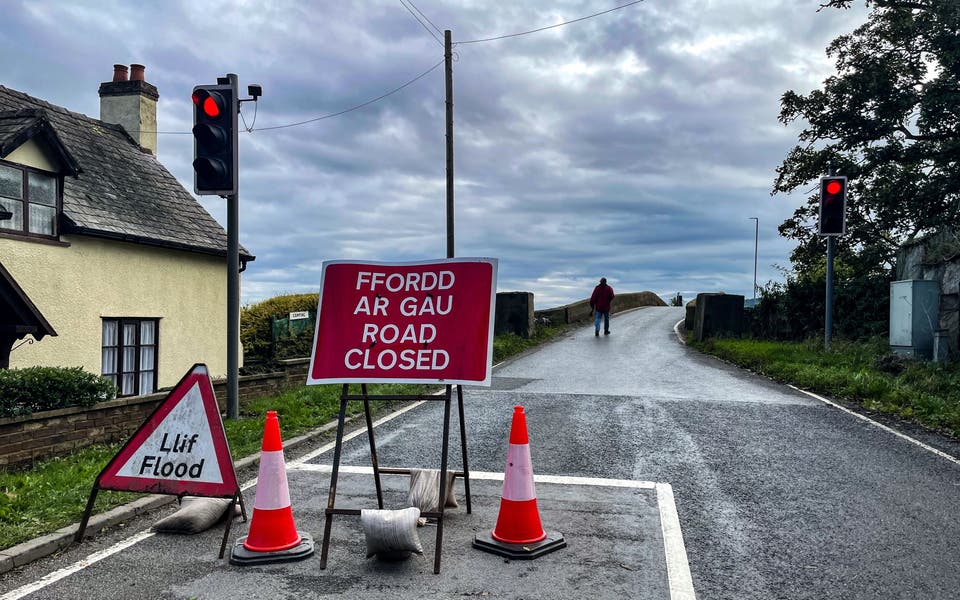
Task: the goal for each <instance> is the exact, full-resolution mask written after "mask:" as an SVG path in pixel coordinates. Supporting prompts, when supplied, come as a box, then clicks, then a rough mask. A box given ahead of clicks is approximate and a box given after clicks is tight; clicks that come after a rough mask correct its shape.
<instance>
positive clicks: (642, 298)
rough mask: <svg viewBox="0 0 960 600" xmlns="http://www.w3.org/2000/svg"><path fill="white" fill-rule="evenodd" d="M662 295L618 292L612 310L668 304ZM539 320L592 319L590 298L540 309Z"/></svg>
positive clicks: (577, 320)
mask: <svg viewBox="0 0 960 600" xmlns="http://www.w3.org/2000/svg"><path fill="white" fill-rule="evenodd" d="M666 305H667V303H666V302H664V301H663V299H662V298H660V296H657V295H656V294H654V293H653V292H629V293H625V294H617V296H616V297H615V298H614V299H613V303H612V304H611V305H610V312H611V314H613V313H618V312H623V311H625V310H630V309H631V308H637V307H639V306H666ZM534 314H535V315H536V319H537V321H538V322H540V321H548V322H550V323H552V324H554V325H557V324H561V323H580V322H584V321H589V320H590V300H589V299H587V300H578V301H577V302H572V303H570V304H567V305H565V306H558V307H557V308H548V309H545V310H538V311H536V312H535V313H534Z"/></svg>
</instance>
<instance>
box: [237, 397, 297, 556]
mask: <svg viewBox="0 0 960 600" xmlns="http://www.w3.org/2000/svg"><path fill="white" fill-rule="evenodd" d="M312 554H313V539H312V538H311V537H310V534H307V533H300V532H298V531H297V526H296V525H295V524H294V522H293V509H292V508H291V506H290V490H289V488H288V487H287V467H286V463H285V462H284V459H283V441H282V440H281V439H280V421H279V420H278V419H277V411H275V410H271V411H267V422H266V423H265V424H264V427H263V444H262V445H261V447H260V474H259V476H258V478H257V495H256V497H255V498H254V501H253V518H252V519H251V520H250V533H248V534H247V537H245V538H241V539H240V540H238V541H237V544H236V546H234V548H233V552H232V553H231V554H230V564H234V565H254V564H264V563H272V562H282V561H289V560H300V559H302V558H307V557H308V556H311V555H312Z"/></svg>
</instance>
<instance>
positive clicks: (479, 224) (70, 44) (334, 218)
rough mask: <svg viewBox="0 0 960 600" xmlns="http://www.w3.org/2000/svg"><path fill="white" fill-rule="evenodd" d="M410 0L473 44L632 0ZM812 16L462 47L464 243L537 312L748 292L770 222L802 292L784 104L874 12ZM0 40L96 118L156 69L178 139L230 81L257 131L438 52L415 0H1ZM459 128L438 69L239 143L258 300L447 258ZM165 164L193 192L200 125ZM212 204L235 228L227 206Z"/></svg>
mask: <svg viewBox="0 0 960 600" xmlns="http://www.w3.org/2000/svg"><path fill="white" fill-rule="evenodd" d="M415 3H416V6H417V7H418V8H419V9H420V10H422V11H423V13H424V14H425V15H426V16H427V17H429V19H430V21H432V23H433V24H435V25H436V26H437V27H438V28H439V29H441V30H442V29H450V30H452V32H453V40H454V42H457V41H468V40H475V39H480V38H488V37H494V36H499V35H505V34H511V33H516V32H521V31H526V30H531V29H536V28H539V27H544V26H548V25H552V24H555V23H559V22H563V21H567V20H571V19H576V18H579V17H583V16H586V15H589V14H592V13H595V12H599V11H602V10H606V9H609V8H612V7H615V6H617V5H620V4H624V3H625V0H614V1H609V0H594V1H587V0H571V1H566V0H556V1H550V2H546V1H537V2H533V1H531V2H522V3H518V2H494V1H492V0H485V1H467V2H455V1H452V0H450V1H444V0H415ZM817 7H818V2H817V0H811V1H807V0H762V1H760V0H712V1H711V0H647V1H646V2H643V3H640V4H636V5H634V6H630V7H627V8H624V9H622V10H618V11H614V12H611V13H608V14H605V15H601V16H598V17H595V18H592V19H588V20H585V21H581V22H577V23H573V24H570V25H567V26H564V27H560V28H555V29H549V30H547V31H542V32H539V33H533V34H530V35H525V36H519V37H514V38H509V39H503V40H499V41H492V42H485V43H474V44H462V45H460V46H458V47H456V48H455V51H456V53H457V58H458V60H457V61H456V62H455V63H454V67H453V70H454V95H455V105H456V106H455V115H454V119H455V130H454V139H455V158H456V166H455V174H456V185H455V190H456V193H455V201H456V208H455V215H456V253H457V255H458V256H490V257H496V258H499V259H500V271H499V285H498V287H499V290H500V291H514V290H523V291H530V292H533V293H534V294H535V297H536V299H535V302H536V305H537V307H538V308H546V307H550V306H557V305H560V304H564V303H566V302H570V301H573V300H577V299H581V298H584V297H586V296H588V295H589V293H590V291H591V289H592V287H593V285H595V284H596V280H597V279H598V278H599V277H601V276H606V277H607V279H608V280H609V281H610V283H611V284H612V285H613V286H614V288H615V289H616V290H617V291H618V292H627V291H641V290H650V291H653V292H655V293H657V294H659V295H661V296H662V297H664V298H669V297H670V296H673V295H674V294H675V293H677V292H681V293H683V294H684V296H685V299H686V297H689V296H691V295H693V294H695V293H696V292H704V291H719V290H724V291H726V292H728V293H739V294H744V295H746V296H747V297H750V296H751V295H752V292H751V289H752V285H753V258H754V222H753V221H752V220H750V219H749V217H754V216H755V217H759V220H760V221H759V222H760V231H759V260H758V275H757V277H758V281H759V282H760V283H761V284H762V283H764V282H766V281H768V280H777V281H780V280H782V279H783V276H782V274H781V273H780V272H779V271H778V270H777V269H776V268H775V265H780V266H789V260H788V255H789V252H790V249H791V248H792V243H791V242H790V241H788V240H784V239H781V238H779V236H778V235H777V226H778V225H779V224H780V223H781V222H782V221H783V220H784V219H785V218H786V217H788V216H789V215H790V214H791V213H792V212H793V210H794V208H796V206H798V205H800V204H801V203H802V202H803V196H804V194H794V195H793V196H784V195H777V196H772V197H771V196H770V194H769V192H770V190H771V188H772V183H773V179H774V175H775V173H774V169H775V168H776V166H777V165H778V164H779V163H780V161H781V160H782V159H783V157H784V156H785V155H786V153H787V152H788V151H789V150H790V148H791V147H792V146H793V145H794V144H795V143H796V135H797V131H798V128H797V127H796V126H793V127H784V126H782V125H781V124H780V123H779V122H778V121H777V115H778V112H779V99H780V96H781V95H782V94H783V92H784V91H786V90H788V89H793V90H796V91H798V92H804V93H805V92H808V91H810V90H811V89H813V88H815V87H818V86H819V84H820V83H821V82H822V81H823V79H824V78H825V77H827V76H829V75H830V74H831V73H832V72H833V65H832V63H831V62H830V61H829V60H828V59H827V57H826V55H825V52H824V49H825V48H826V46H827V44H828V43H829V42H830V41H831V40H832V39H833V38H835V37H836V36H837V35H839V34H842V33H846V32H849V31H852V30H853V29H854V28H855V27H856V26H858V25H859V24H861V23H863V22H864V21H865V20H866V15H867V12H866V9H865V8H864V7H863V6H862V5H859V6H857V7H856V8H854V9H851V10H848V11H837V10H825V11H821V12H819V13H818V12H817ZM427 28H429V29H430V30H433V27H432V26H431V25H430V24H427ZM433 33H434V34H436V31H434V32H433ZM437 35H438V37H440V39H442V36H441V35H439V34H437ZM0 51H2V54H3V56H4V59H3V62H2V66H0V84H3V85H5V86H7V87H11V88H13V89H17V90H20V91H23V92H26V93H28V94H31V95H33V96H36V97H39V98H42V99H45V100H47V101H49V102H52V103H54V104H57V105H60V106H64V107H66V108H68V109H70V110H74V111H77V112H81V113H85V114H88V115H91V116H94V117H98V116H99V97H98V96H97V87H98V86H99V84H100V83H101V82H103V81H109V80H110V79H111V77H112V73H113V64H114V63H121V64H130V63H140V64H143V65H145V66H146V80H147V81H148V82H150V83H152V84H154V85H156V86H157V88H158V89H159V92H160V102H159V105H158V122H159V125H158V128H159V129H160V130H161V131H164V132H188V131H189V130H190V128H191V126H192V112H191V103H190V99H189V98H190V92H191V90H192V88H193V86H194V85H197V84H200V83H214V82H215V80H216V77H217V76H220V75H223V74H225V73H228V72H230V73H236V74H238V75H239V78H240V85H241V90H244V91H245V90H246V86H247V84H250V83H260V84H262V86H263V97H262V98H261V99H260V102H259V106H258V109H257V116H256V125H255V127H257V128H259V127H270V126H276V125H284V124H289V123H295V122H299V121H304V120H307V119H311V118H315V117H318V116H322V115H325V114H329V113H333V112H337V111H341V110H344V109H347V108H350V107H352V106H356V105H358V104H361V103H363V102H366V101H368V100H371V99H373V98H376V97H378V96H380V95H382V94H384V93H386V92H389V91H390V90H393V89H395V88H397V87H399V86H401V85H403V84H404V83H406V82H407V81H409V80H411V79H413V78H414V77H416V76H418V75H420V74H421V73H423V72H424V71H427V70H428V69H430V67H432V66H434V65H435V64H437V63H438V62H440V61H442V60H443V48H442V45H441V44H440V43H438V41H437V40H436V39H434V38H433V37H431V35H430V34H429V33H428V32H427V30H426V29H425V28H424V27H422V26H421V25H420V24H419V23H417V21H415V20H414V18H413V17H412V16H411V15H410V13H409V12H408V11H407V10H406V9H405V8H404V6H403V5H402V4H401V2H400V0H386V1H382V2H381V1H358V2H340V1H332V0H331V1H326V2H289V3H284V2H257V1H246V2H236V1H234V2H216V1H205V2H195V1H192V0H188V1H182V2H174V1H164V2H160V1H156V2H139V1H137V2H133V1H128V2H121V1H117V2H108V1H105V0H97V1H95V2H76V1H70V2H67V1H62V2H48V1H43V0H25V1H23V2H11V1H10V0H6V1H4V2H2V4H0ZM253 114H254V106H253V103H248V104H244V105H243V115H244V117H245V118H246V122H247V124H251V122H252V119H253ZM444 131H445V130H444V74H443V67H442V65H441V66H440V67H439V68H437V69H435V70H434V71H432V72H431V73H429V74H428V75H426V76H425V77H423V78H422V79H420V80H419V81H417V82H415V83H413V84H411V85H410V86H409V87H406V88H405V89H403V90H402V91H400V92H398V93H396V94H394V95H392V96H390V97H388V98H386V99H384V100H381V101H379V102H375V103H373V104H370V105H369V106H366V107H364V108H361V109H359V110H356V111H353V112H350V113H347V114H344V115H342V116H338V117H334V118H330V119H325V120H321V121H317V122H314V123H310V124H307V125H303V126H299V127H291V128H286V129H277V130H265V131H254V132H253V133H243V134H241V138H240V153H241V172H240V202H241V206H240V231H241V233H240V236H241V243H243V244H244V245H245V246H246V247H247V248H248V249H249V250H250V251H251V252H252V253H253V254H255V255H256V257H257V259H256V261H255V262H253V263H251V264H250V267H249V268H248V270H247V271H246V272H245V273H244V274H243V292H242V299H243V302H244V303H249V302H253V301H256V300H261V299H264V298H268V297H270V296H274V295H277V294H282V293H294V292H305V291H316V290H317V288H318V284H319V275H320V265H321V263H322V262H323V261H324V260H330V259H344V258H348V259H371V260H383V261H400V260H423V259H431V258H440V257H443V256H445V253H446V232H445V223H446V217H445V191H446V183H445V181H446V180H445V177H446V175H445V167H446V163H445V154H444V151H445V146H444V144H445V142H444ZM158 154H159V156H158V158H159V160H160V161H161V162H162V163H163V164H164V165H165V166H166V167H167V168H168V169H169V170H170V171H171V172H172V173H173V174H174V175H175V176H176V177H177V178H178V179H179V180H180V181H181V183H183V185H184V186H185V187H186V188H187V189H190V190H192V189H193V170H192V167H191V166H190V163H191V161H192V160H193V141H192V137H191V136H190V135H173V134H161V135H160V136H159V153H158ZM201 202H202V204H203V205H204V206H205V207H206V208H207V210H209V211H210V212H211V214H213V215H214V216H215V217H216V218H217V219H218V220H219V221H220V222H221V223H225V221H226V218H225V208H224V201H223V200H221V199H220V198H216V197H213V198H211V197H204V198H203V199H201Z"/></svg>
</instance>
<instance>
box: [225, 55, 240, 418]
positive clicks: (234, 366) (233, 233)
mask: <svg viewBox="0 0 960 600" xmlns="http://www.w3.org/2000/svg"><path fill="white" fill-rule="evenodd" d="M227 78H229V79H230V84H231V85H232V86H233V97H234V98H236V97H237V76H236V75H234V74H233V73H228V74H227ZM234 119H236V117H234ZM234 135H236V127H234ZM233 154H234V157H236V156H237V152H236V150H235V151H234V153H233ZM238 162H239V161H238ZM234 168H235V169H236V165H234ZM239 187H240V186H239V185H238V186H237V188H238V189H237V193H236V194H231V195H229V196H227V418H228V419H238V418H240V386H239V379H240V357H239V356H238V355H239V353H240V230H239V224H240V216H239V213H240V209H239V206H240V190H239Z"/></svg>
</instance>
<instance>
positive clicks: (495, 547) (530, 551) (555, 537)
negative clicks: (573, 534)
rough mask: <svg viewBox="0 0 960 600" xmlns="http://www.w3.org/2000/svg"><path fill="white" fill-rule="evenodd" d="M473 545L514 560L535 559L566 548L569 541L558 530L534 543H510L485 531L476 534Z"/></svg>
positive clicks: (549, 532)
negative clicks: (497, 538)
mask: <svg viewBox="0 0 960 600" xmlns="http://www.w3.org/2000/svg"><path fill="white" fill-rule="evenodd" d="M473 547H474V548H479V549H480V550H483V551H484V552H490V553H492V554H499V555H500V556H505V557H507V558H512V559H514V560H533V559H534V558H539V557H541V556H543V555H544V554H549V553H551V552H553V551H554V550H559V549H560V548H566V547H567V542H566V540H564V539H563V534H562V533H558V532H556V531H548V532H547V537H545V538H543V539H542V540H540V541H539V542H534V543H532V544H508V543H506V542H501V541H500V540H496V539H494V538H493V536H492V535H490V534H489V533H484V534H482V535H477V536H474V538H473Z"/></svg>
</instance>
